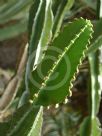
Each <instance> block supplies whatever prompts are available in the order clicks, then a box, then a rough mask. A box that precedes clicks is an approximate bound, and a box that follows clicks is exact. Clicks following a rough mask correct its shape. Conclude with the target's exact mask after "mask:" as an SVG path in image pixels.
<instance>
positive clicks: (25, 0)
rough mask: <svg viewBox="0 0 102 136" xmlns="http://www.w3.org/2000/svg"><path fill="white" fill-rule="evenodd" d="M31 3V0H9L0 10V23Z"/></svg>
mask: <svg viewBox="0 0 102 136" xmlns="http://www.w3.org/2000/svg"><path fill="white" fill-rule="evenodd" d="M31 3H32V0H22V1H21V0H16V1H11V3H10V2H9V3H8V4H7V6H5V7H4V8H3V9H2V10H1V11H0V23H1V24H2V23H5V22H7V21H9V20H10V19H11V18H12V17H13V16H14V15H16V14H18V13H19V12H21V11H22V10H23V9H25V8H26V7H28V6H29V5H30V4H31Z"/></svg>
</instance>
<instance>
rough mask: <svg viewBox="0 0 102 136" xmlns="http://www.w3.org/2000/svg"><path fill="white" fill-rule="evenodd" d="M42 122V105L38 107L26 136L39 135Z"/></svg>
mask: <svg viewBox="0 0 102 136" xmlns="http://www.w3.org/2000/svg"><path fill="white" fill-rule="evenodd" d="M42 122H43V107H40V110H39V112H38V114H37V116H36V118H35V121H34V124H33V126H32V129H31V130H30V132H29V134H28V136H41V128H42Z"/></svg>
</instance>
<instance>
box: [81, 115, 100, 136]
mask: <svg viewBox="0 0 102 136" xmlns="http://www.w3.org/2000/svg"><path fill="white" fill-rule="evenodd" d="M100 126H101V125H100V122H99V120H98V118H96V117H95V118H94V119H92V118H91V117H90V116H88V117H86V118H85V119H84V121H83V122H82V124H81V126H80V136H101V133H102V131H101V129H100V128H99V127H100Z"/></svg>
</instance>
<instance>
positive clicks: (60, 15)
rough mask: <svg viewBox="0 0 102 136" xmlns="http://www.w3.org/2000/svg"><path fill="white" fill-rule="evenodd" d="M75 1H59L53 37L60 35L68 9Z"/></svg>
mask: <svg viewBox="0 0 102 136" xmlns="http://www.w3.org/2000/svg"><path fill="white" fill-rule="evenodd" d="M73 3H74V0H61V1H60V2H59V7H58V8H57V9H56V10H57V12H56V15H55V19H54V24H53V31H52V32H53V37H55V36H57V35H58V32H59V31H60V28H61V25H62V21H63V19H64V16H65V13H66V10H69V9H70V8H71V7H72V5H73Z"/></svg>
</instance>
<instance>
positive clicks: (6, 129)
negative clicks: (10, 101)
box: [0, 104, 39, 136]
mask: <svg viewBox="0 0 102 136" xmlns="http://www.w3.org/2000/svg"><path fill="white" fill-rule="evenodd" d="M38 111H39V107H37V106H34V105H30V104H26V105H24V106H23V107H21V108H20V109H18V110H17V112H16V113H14V115H13V117H12V118H11V119H10V121H9V122H8V123H0V135H1V136H27V135H28V134H29V132H30V130H31V127H32V126H33V123H34V120H35V118H36V115H37V113H38Z"/></svg>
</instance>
